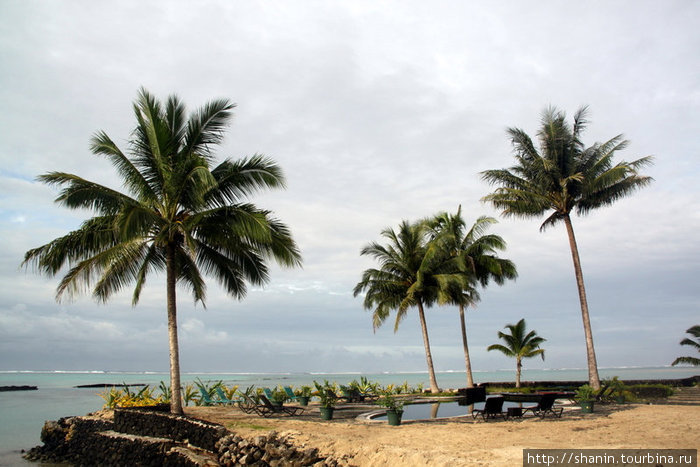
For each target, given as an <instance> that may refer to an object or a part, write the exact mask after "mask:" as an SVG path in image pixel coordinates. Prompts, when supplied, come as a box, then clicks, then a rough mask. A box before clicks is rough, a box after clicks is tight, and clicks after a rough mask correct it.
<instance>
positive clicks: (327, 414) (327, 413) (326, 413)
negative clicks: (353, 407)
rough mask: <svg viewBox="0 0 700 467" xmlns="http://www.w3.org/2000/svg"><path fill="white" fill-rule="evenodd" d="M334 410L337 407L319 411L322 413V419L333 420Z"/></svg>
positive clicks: (324, 408)
mask: <svg viewBox="0 0 700 467" xmlns="http://www.w3.org/2000/svg"><path fill="white" fill-rule="evenodd" d="M334 409H335V407H319V409H318V410H320V411H321V419H322V420H332V419H333V410H334Z"/></svg>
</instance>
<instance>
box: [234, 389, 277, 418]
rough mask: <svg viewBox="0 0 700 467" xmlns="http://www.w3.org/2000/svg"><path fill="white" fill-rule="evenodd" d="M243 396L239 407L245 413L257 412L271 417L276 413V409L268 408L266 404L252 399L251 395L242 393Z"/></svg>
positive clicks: (262, 415)
mask: <svg viewBox="0 0 700 467" xmlns="http://www.w3.org/2000/svg"><path fill="white" fill-rule="evenodd" d="M241 397H242V399H243V400H242V401H241V402H239V403H238V408H239V409H241V410H242V411H243V412H245V413H253V412H255V413H256V414H258V415H260V416H261V417H269V416H270V415H272V414H273V413H274V410H271V409H268V408H267V407H266V406H265V405H264V404H258V403H257V402H255V401H254V400H253V399H251V398H250V396H247V395H245V394H241ZM268 402H269V401H268Z"/></svg>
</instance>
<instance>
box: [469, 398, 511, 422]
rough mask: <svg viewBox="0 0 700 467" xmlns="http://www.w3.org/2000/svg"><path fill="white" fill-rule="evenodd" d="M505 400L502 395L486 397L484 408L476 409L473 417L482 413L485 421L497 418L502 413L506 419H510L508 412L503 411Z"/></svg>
mask: <svg viewBox="0 0 700 467" xmlns="http://www.w3.org/2000/svg"><path fill="white" fill-rule="evenodd" d="M503 401H504V399H503V397H502V396H497V397H488V398H486V402H485V403H484V408H483V409H474V411H473V412H472V418H476V417H478V416H479V415H481V418H483V419H484V421H487V420H488V419H489V418H496V417H497V416H499V415H500V416H501V417H503V418H504V419H505V420H508V413H507V412H503Z"/></svg>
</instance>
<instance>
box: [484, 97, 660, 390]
mask: <svg viewBox="0 0 700 467" xmlns="http://www.w3.org/2000/svg"><path fill="white" fill-rule="evenodd" d="M586 114H587V107H582V108H581V109H579V110H578V111H577V112H576V114H575V115H574V122H573V126H570V125H569V124H568V123H567V122H566V116H565V114H564V113H563V112H561V111H559V110H557V109H555V108H553V107H549V108H547V109H546V110H545V111H544V112H543V114H542V121H541V128H540V130H539V132H538V134H537V136H538V137H539V146H540V148H539V150H538V149H537V148H536V147H535V144H534V143H533V141H532V139H531V138H530V137H529V136H528V135H527V134H526V133H525V132H524V131H523V130H521V129H519V128H510V129H508V134H509V136H510V138H511V142H512V144H513V149H514V153H515V154H514V155H515V160H516V164H515V165H514V166H512V167H510V168H508V169H499V170H487V171H485V172H482V178H483V179H484V180H485V181H487V182H489V183H491V184H495V185H500V186H499V188H497V189H496V190H495V191H494V192H493V193H491V194H489V195H487V196H485V197H484V198H483V200H484V201H487V202H490V203H491V204H493V206H494V207H496V208H497V209H501V210H502V214H503V215H504V216H516V217H540V216H542V215H544V214H545V213H547V212H549V215H548V216H547V217H546V219H545V220H544V222H543V223H542V225H541V227H540V230H544V229H546V228H547V227H549V226H553V225H555V224H557V223H559V222H563V223H564V224H565V226H566V230H567V234H568V237H569V246H570V249H571V255H572V259H573V263H574V271H575V274H576V282H577V286H578V292H579V301H580V304H581V315H582V320H583V327H584V334H585V339H586V349H587V358H588V373H589V384H590V385H591V386H592V387H594V388H595V389H599V388H600V378H599V376H598V365H597V361H596V356H595V349H594V345H593V334H592V331H591V325H590V318H589V312H588V303H587V298H586V290H585V286H584V282H583V272H582V269H581V262H580V258H579V254H578V246H577V244H576V238H575V236H574V230H573V225H572V223H571V213H572V212H576V213H577V214H580V215H582V214H587V213H589V212H590V211H592V210H594V209H598V208H601V207H604V206H609V205H611V204H613V203H614V202H615V201H617V200H619V199H621V198H624V197H625V196H628V195H629V194H631V193H632V192H634V191H635V190H637V189H639V188H642V187H645V186H647V185H648V184H650V183H651V181H652V178H651V177H648V176H644V175H641V174H640V173H639V170H640V169H641V168H643V167H645V166H647V165H649V164H651V163H652V158H651V157H650V156H648V157H643V158H640V159H637V160H635V161H632V162H625V161H620V162H617V163H616V162H614V160H613V159H614V157H615V153H616V152H617V151H620V150H622V149H624V148H625V147H626V146H627V145H628V141H627V140H624V139H623V137H622V135H618V136H615V137H614V138H612V139H610V140H608V141H606V142H604V143H596V144H594V145H593V146H589V147H586V146H585V145H584V144H583V142H582V141H581V134H582V132H583V130H584V129H585V128H586V125H587V123H588V122H587V120H586Z"/></svg>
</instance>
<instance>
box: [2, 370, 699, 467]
mask: <svg viewBox="0 0 700 467" xmlns="http://www.w3.org/2000/svg"><path fill="white" fill-rule="evenodd" d="M599 371H600V377H601V378H610V377H613V376H618V377H619V378H620V379H622V380H632V379H677V378H686V377H690V376H694V375H696V374H699V373H700V369H697V368H692V367H690V368H689V367H654V368H601V369H600V370H599ZM514 373H515V372H514V370H498V371H476V372H474V379H475V381H476V382H477V383H480V382H486V381H513V380H514ZM360 376H365V377H367V378H368V379H369V380H370V381H377V382H379V383H381V384H382V385H387V384H390V383H393V384H403V383H404V382H407V383H408V384H409V385H411V386H414V387H415V386H416V385H418V384H420V383H422V384H423V385H424V387H425V388H427V387H428V386H429V385H428V375H427V372H417V373H380V374H363V373H290V374H281V373H255V374H251V373H245V374H241V373H184V374H183V375H182V383H183V385H184V384H187V383H192V382H194V381H195V380H197V379H199V380H201V381H205V382H206V381H223V382H224V383H225V384H227V385H229V386H230V385H234V384H238V385H239V386H240V387H241V388H245V387H247V386H250V385H255V386H258V387H260V386H268V387H274V386H276V385H278V384H281V385H288V386H300V385H303V384H307V385H311V384H312V383H313V381H314V380H316V381H319V382H322V381H323V380H324V379H327V380H329V381H331V382H332V381H335V382H337V383H339V384H347V383H349V382H350V381H352V380H354V379H358V380H359V378H360ZM436 377H437V381H438V384H439V385H440V387H441V388H458V387H464V386H465V385H466V380H465V379H466V378H465V375H464V371H447V372H438V373H437V375H436ZM168 379H169V375H168V373H165V372H162V373H161V372H141V373H129V372H108V371H0V386H23V385H28V386H37V387H38V388H39V389H38V390H37V391H16V392H15V391H12V392H0V466H21V465H24V466H29V465H32V463H30V462H27V461H25V460H23V459H22V458H21V451H22V450H23V449H24V450H28V449H30V448H32V447H33V446H36V445H38V444H41V441H40V439H39V437H40V434H41V428H42V426H43V425H44V421H46V420H57V419H59V418H61V417H66V416H71V415H84V414H86V413H88V412H93V411H95V410H99V409H100V408H102V405H103V404H104V401H103V399H102V398H101V397H100V395H99V393H100V392H102V391H103V389H96V388H75V386H78V385H86V384H101V383H107V384H122V383H127V384H148V385H151V386H158V385H159V384H160V382H161V381H166V382H167V381H168ZM522 379H523V381H585V380H587V379H588V373H587V370H585V369H551V370H528V369H524V370H523V375H522ZM34 465H36V464H34Z"/></svg>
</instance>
